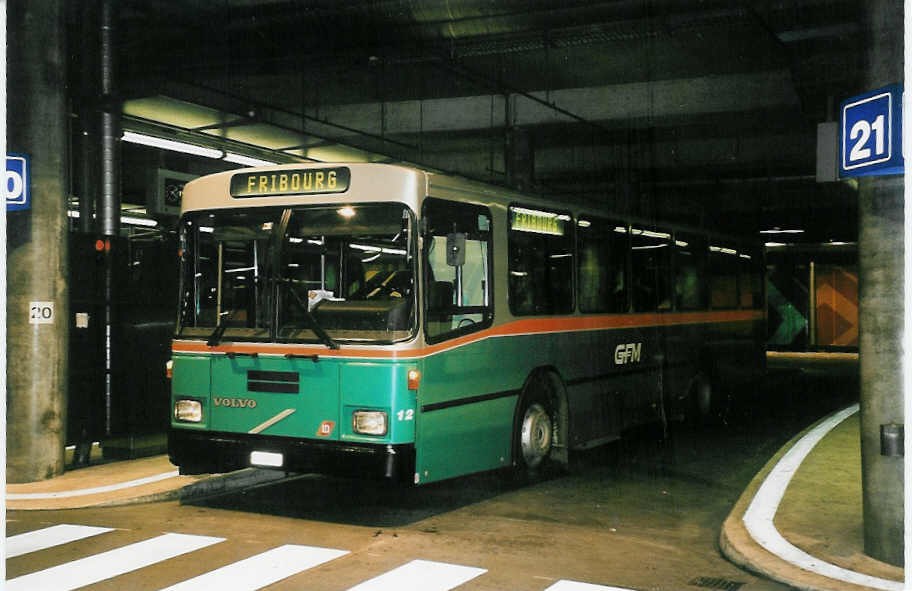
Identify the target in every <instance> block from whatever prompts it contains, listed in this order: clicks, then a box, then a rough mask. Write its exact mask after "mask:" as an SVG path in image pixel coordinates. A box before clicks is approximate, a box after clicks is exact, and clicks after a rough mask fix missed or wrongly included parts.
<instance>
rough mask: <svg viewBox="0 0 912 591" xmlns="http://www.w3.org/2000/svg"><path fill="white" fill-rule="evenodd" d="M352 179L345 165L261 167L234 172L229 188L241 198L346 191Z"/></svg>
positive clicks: (234, 194)
mask: <svg viewBox="0 0 912 591" xmlns="http://www.w3.org/2000/svg"><path fill="white" fill-rule="evenodd" d="M350 182H351V171H350V170H349V169H348V168H347V167H344V166H341V167H336V168H302V169H284V170H261V171H257V172H239V173H237V174H235V175H234V176H232V177H231V188H230V191H231V196H232V197H240V198H247V197H275V196H279V195H316V194H321V193H344V192H345V191H347V190H348V185H349V183H350Z"/></svg>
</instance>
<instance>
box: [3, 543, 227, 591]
mask: <svg viewBox="0 0 912 591" xmlns="http://www.w3.org/2000/svg"><path fill="white" fill-rule="evenodd" d="M223 541H225V539H224V538H213V537H208V536H190V535H185V534H164V535H161V536H158V537H155V538H152V539H150V540H145V541H143V542H137V543H135V544H130V545H128V546H124V547H122V548H117V549H116V550H110V551H108V552H102V553H101V554H95V555H94V556H89V557H87V558H82V559H80V560H75V561H73V562H68V563H66V564H62V565H59V566H55V567H51V568H47V569H44V570H41V571H38V572H34V573H31V574H28V575H23V576H21V577H16V578H15V579H10V580H9V581H7V582H6V590H7V591H70V590H71V589H78V588H79V587H84V586H86V585H91V584H93V583H97V582H99V581H104V580H107V579H110V578H112V577H116V576H118V575H122V574H124V573H128V572H131V571H134V570H138V569H140V568H143V567H146V566H150V565H152V564H155V563H158V562H161V561H163V560H167V559H169V558H174V557H175V556H180V555H181V554H186V553H187V552H193V551H194V550H199V549H200V548H205V547H206V546H211V545H212V544H217V543H219V542H223Z"/></svg>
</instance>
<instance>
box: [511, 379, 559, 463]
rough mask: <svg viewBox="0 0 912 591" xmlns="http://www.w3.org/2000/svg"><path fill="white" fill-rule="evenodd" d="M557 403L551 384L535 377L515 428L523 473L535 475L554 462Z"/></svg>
mask: <svg viewBox="0 0 912 591" xmlns="http://www.w3.org/2000/svg"><path fill="white" fill-rule="evenodd" d="M554 419H555V415H554V406H553V403H552V399H551V396H550V392H549V387H548V385H547V384H546V383H545V382H544V380H543V379H542V378H538V379H533V380H532V381H531V382H530V383H529V385H528V386H527V388H526V392H525V394H524V395H523V397H522V401H521V403H520V407H519V412H518V413H517V421H516V427H515V429H514V431H515V433H514V438H513V449H514V464H515V466H516V468H517V470H518V472H519V473H520V474H521V475H523V476H535V475H538V474H540V473H542V472H544V471H545V470H547V469H548V468H549V467H550V465H551V451H552V449H553V446H554V443H555V431H554Z"/></svg>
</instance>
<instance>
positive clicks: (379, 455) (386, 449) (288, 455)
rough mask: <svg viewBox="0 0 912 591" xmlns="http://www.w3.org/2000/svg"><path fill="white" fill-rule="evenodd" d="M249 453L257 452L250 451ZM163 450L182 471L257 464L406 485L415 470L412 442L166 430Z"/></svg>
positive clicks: (227, 469) (222, 469)
mask: <svg viewBox="0 0 912 591" xmlns="http://www.w3.org/2000/svg"><path fill="white" fill-rule="evenodd" d="M254 452H257V453H258V454H260V455H259V456H253V455H252V454H254ZM279 454H280V455H279ZM168 455H169V457H170V459H171V463H172V464H174V465H175V466H178V467H179V468H180V472H181V474H205V473H224V472H231V471H234V470H239V469H242V468H247V467H257V468H274V469H277V470H283V471H285V472H302V473H306V472H316V473H320V474H331V475H336V476H349V477H355V478H365V479H388V480H394V481H397V482H401V483H404V484H411V483H412V482H413V480H414V474H415V446H414V445H413V444H410V443H409V444H397V445H391V444H385V443H381V444H368V443H349V442H343V441H315V440H312V439H295V438H291V437H266V436H261V435H246V434H240V433H218V432H216V433H213V432H209V431H200V432H197V431H189V430H183V429H171V430H169V431H168ZM262 455H267V456H268V457H270V458H280V459H281V465H269V464H263V463H255V462H256V457H261V456H262Z"/></svg>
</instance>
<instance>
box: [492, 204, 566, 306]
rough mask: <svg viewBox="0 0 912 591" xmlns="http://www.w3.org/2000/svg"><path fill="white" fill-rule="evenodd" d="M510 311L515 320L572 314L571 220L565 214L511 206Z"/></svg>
mask: <svg viewBox="0 0 912 591" xmlns="http://www.w3.org/2000/svg"><path fill="white" fill-rule="evenodd" d="M509 212H510V232H509V261H508V267H509V268H508V269H507V272H508V273H509V275H508V278H509V281H508V285H509V294H508V295H509V299H510V311H511V312H512V313H513V314H514V315H516V316H524V315H535V314H569V313H571V312H573V307H574V303H573V293H574V289H573V265H574V263H573V250H574V248H573V220H572V219H571V217H570V216H569V215H568V214H565V213H560V212H554V211H543V210H537V209H529V208H526V207H518V206H511V207H510V209H509Z"/></svg>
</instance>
